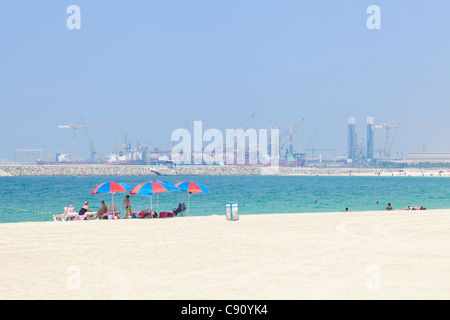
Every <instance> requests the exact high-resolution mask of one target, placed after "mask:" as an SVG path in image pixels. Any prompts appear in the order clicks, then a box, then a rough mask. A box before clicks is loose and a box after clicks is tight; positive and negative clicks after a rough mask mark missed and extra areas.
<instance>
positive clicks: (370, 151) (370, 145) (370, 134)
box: [366, 117, 375, 161]
mask: <svg viewBox="0 0 450 320" xmlns="http://www.w3.org/2000/svg"><path fill="white" fill-rule="evenodd" d="M373 125H374V117H367V156H366V159H367V161H370V160H373V156H374V153H375V145H374V142H375V139H374V129H373Z"/></svg>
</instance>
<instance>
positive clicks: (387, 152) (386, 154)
mask: <svg viewBox="0 0 450 320" xmlns="http://www.w3.org/2000/svg"><path fill="white" fill-rule="evenodd" d="M431 126H434V125H432V124H410V125H395V126H391V125H388V124H386V123H385V124H381V125H373V126H371V127H372V129H377V128H386V141H385V143H384V159H385V161H390V158H391V157H390V144H389V130H390V129H392V128H405V127H431Z"/></svg>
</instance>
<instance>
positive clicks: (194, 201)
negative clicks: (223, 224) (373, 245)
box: [0, 176, 450, 223]
mask: <svg viewBox="0 0 450 320" xmlns="http://www.w3.org/2000/svg"><path fill="white" fill-rule="evenodd" d="M158 178H159V179H161V180H165V181H169V182H171V183H176V182H179V181H184V180H193V181H197V182H199V183H201V184H203V185H205V186H206V187H207V188H208V189H209V190H210V191H211V194H194V195H191V197H190V215H191V216H201V215H214V214H219V215H224V214H225V203H226V202H238V203H239V213H240V214H241V215H243V214H261V213H301V212H327V211H336V212H343V211H344V209H345V208H346V207H348V208H349V211H368V210H384V208H385V207H386V204H387V203H388V202H390V203H391V204H392V206H393V207H394V209H398V208H404V207H407V206H408V205H411V206H419V205H423V206H424V207H426V208H427V209H442V208H450V179H448V178H438V177H378V176H373V177H357V176H340V177H336V176H198V177H192V176H191V177H182V176H177V177H174V176H169V177H158ZM148 180H155V179H154V177H136V176H130V177H127V176H120V177H98V176H95V177H0V223H5V222H22V221H51V220H52V215H50V214H48V212H52V213H56V214H59V213H62V212H63V208H64V206H68V205H70V204H71V205H73V206H74V207H75V208H76V209H77V211H78V210H79V209H80V207H81V206H82V205H83V204H84V202H85V201H89V204H90V207H91V210H92V211H94V210H95V211H96V210H97V209H98V207H99V206H100V201H101V200H105V201H106V204H107V205H110V204H111V195H109V194H104V195H91V194H90V192H91V191H92V190H93V189H94V188H95V187H96V186H97V185H99V184H101V183H103V182H108V181H117V182H124V183H127V184H128V185H130V186H131V187H134V186H136V185H138V184H140V183H142V182H145V181H148ZM124 199H125V194H116V195H115V196H114V202H115V204H116V205H117V206H118V207H119V209H121V208H122V203H123V200H124ZM159 199H160V200H159V209H160V210H159V211H169V210H171V209H172V208H176V207H177V206H178V203H179V202H185V203H186V205H187V193H185V192H182V191H175V192H171V193H163V194H160V196H159ZM316 200H317V201H318V203H317V204H316V203H315V201H316ZM377 201H378V202H379V204H376V202H377ZM131 204H132V209H133V211H139V210H141V209H147V208H150V197H148V196H139V195H132V196H131ZM8 208H15V209H8ZM19 209H21V210H19ZM153 209H154V210H156V209H157V199H156V196H154V197H153ZM24 210H27V211H24ZM35 211H37V212H35ZM42 212H44V213H42ZM122 212H124V211H123V210H122ZM123 215H124V214H122V216H123Z"/></svg>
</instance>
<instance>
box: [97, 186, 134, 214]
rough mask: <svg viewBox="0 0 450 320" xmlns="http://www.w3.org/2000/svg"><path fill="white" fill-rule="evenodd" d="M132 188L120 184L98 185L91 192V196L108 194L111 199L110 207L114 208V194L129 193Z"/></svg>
mask: <svg viewBox="0 0 450 320" xmlns="http://www.w3.org/2000/svg"><path fill="white" fill-rule="evenodd" d="M131 189H132V188H131V187H130V186H129V185H127V184H125V183H122V182H115V181H111V182H105V183H102V184H100V185H98V186H97V187H96V188H95V189H94V190H92V192H91V194H100V193H110V194H111V197H112V205H113V208H114V194H115V193H125V192H128V191H130V190H131Z"/></svg>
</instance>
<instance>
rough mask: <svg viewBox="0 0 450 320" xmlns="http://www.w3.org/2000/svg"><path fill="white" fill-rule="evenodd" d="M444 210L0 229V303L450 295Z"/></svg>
mask: <svg viewBox="0 0 450 320" xmlns="http://www.w3.org/2000/svg"><path fill="white" fill-rule="evenodd" d="M449 228H450V210H427V211H413V212H409V211H392V212H351V213H314V214H312V213H308V214H279V215H245V216H242V215H241V217H240V220H239V221H236V222H230V221H226V220H225V217H224V216H211V217H185V218H172V219H170V218H169V219H153V220H151V219H149V220H118V221H71V222H33V223H10V224H1V225H0V261H1V263H0V299H110V298H113V299H449V298H450V249H449V248H450V232H449Z"/></svg>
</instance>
